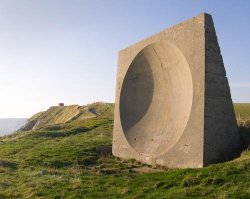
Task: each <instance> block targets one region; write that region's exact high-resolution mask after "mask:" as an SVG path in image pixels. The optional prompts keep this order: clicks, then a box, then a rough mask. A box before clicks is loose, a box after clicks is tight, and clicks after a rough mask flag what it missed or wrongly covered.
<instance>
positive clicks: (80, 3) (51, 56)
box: [0, 0, 250, 118]
mask: <svg viewBox="0 0 250 199" xmlns="http://www.w3.org/2000/svg"><path fill="white" fill-rule="evenodd" d="M202 12H206V13H209V14H211V15H212V16H213V19H214V23H215V28H216V31H217V36H218V40H219V44H220V47H221V51H222V55H223V59H224V64H225V67H226V71H227V76H228V79H229V83H230V86H231V93H232V98H233V101H234V102H250V63H249V60H248V58H249V56H250V47H249V46H250V37H249V36H250V23H249V20H250V1H247V0H235V1H230V0H227V1H218V0H203V1H202V0H200V1H198V0H162V1H160V0H124V1H122V0H0V118H6V117H8V118H10V117H30V116H32V115H33V114H34V113H36V112H39V111H42V110H46V109H47V108H48V107H50V106H52V105H57V103H58V102H64V103H65V104H67V105H69V104H80V105H83V104H86V103H92V102H95V101H104V102H114V96H115V81H116V79H115V78H116V67H117V53H118V51H119V50H120V49H122V48H125V47H127V46H129V45H131V44H133V43H134V42H137V41H139V40H142V39H144V38H146V37H148V36H150V35H152V34H154V33H157V32H159V31H161V30H164V29H166V28H168V27H170V26H172V25H175V24H176V23H179V22H182V21H184V20H186V19H189V18H191V17H193V16H196V15H198V14H200V13H202Z"/></svg>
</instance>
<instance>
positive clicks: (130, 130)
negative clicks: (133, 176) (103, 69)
mask: <svg viewBox="0 0 250 199" xmlns="http://www.w3.org/2000/svg"><path fill="white" fill-rule="evenodd" d="M225 75H226V74H225V69H224V65H223V61H222V57H221V54H220V50H219V45H218V43H217V39H216V34H215V30H214V27H213V22H212V18H211V16H210V15H208V14H201V15H199V16H197V17H194V18H192V19H189V20H187V21H185V22H183V23H180V24H178V25H176V26H173V27H171V28H169V29H167V30H164V31H162V32H160V33H158V34H155V35H153V36H151V37H149V38H147V39H144V40H142V41H140V42H138V43H136V44H134V45H132V46H130V47H128V48H126V49H124V50H121V51H120V52H119V63H118V71H117V88H116V104H115V121H114V132H113V148H112V151H113V154H114V155H115V156H118V157H121V158H124V159H130V158H134V159H136V160H138V161H142V162H145V163H148V164H159V165H164V166H168V167H180V168H184V167H193V168H197V167H203V166H206V165H208V164H211V163H214V162H218V161H224V160H227V159H230V158H232V157H233V155H234V154H233V152H237V151H238V149H239V147H240V139H239V135H238V131H237V126H236V120H235V116H234V111H233V106H232V100H231V95H230V89H229V85H228V82H227V78H226V76H225ZM231 147H232V148H231Z"/></svg>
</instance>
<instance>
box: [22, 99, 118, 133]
mask: <svg viewBox="0 0 250 199" xmlns="http://www.w3.org/2000/svg"><path fill="white" fill-rule="evenodd" d="M113 109H114V104H111V103H101V102H97V103H93V104H89V105H86V106H79V105H70V106H52V107H50V108H49V109H48V110H47V111H44V112H40V113H37V114H35V115H34V116H32V117H31V118H30V119H29V120H28V122H27V123H26V124H25V125H24V126H23V127H22V128H20V131H29V130H38V129H41V128H46V127H50V126H53V125H58V126H59V125H61V124H65V123H67V124H70V123H75V122H79V121H82V120H85V119H90V118H94V117H97V116H101V117H106V118H110V119H111V118H113Z"/></svg>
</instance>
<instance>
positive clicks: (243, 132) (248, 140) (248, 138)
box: [239, 124, 250, 150]
mask: <svg viewBox="0 0 250 199" xmlns="http://www.w3.org/2000/svg"><path fill="white" fill-rule="evenodd" d="M239 132H240V137H241V141H242V145H243V150H246V149H248V150H249V149H250V124H249V125H239Z"/></svg>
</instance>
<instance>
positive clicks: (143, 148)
mask: <svg viewBox="0 0 250 199" xmlns="http://www.w3.org/2000/svg"><path fill="white" fill-rule="evenodd" d="M192 99H193V84H192V76H191V72H190V68H189V65H188V62H187V60H186V58H185V57H184V55H183V54H182V52H181V51H180V50H179V49H178V48H177V47H175V46H173V45H172V44H170V43H168V42H166V41H159V42H157V43H153V44H150V45H148V46H146V47H145V48H143V49H142V50H141V51H140V52H139V53H138V54H137V55H136V57H135V58H134V60H133V61H132V63H131V64H130V66H129V68H128V71H127V73H126V75H125V78H124V81H123V84H122V88H121V94H120V104H119V108H120V118H121V125H122V128H123V132H124V135H125V137H126V139H127V141H128V143H129V144H130V146H131V147H132V148H133V149H134V150H136V151H137V152H139V153H141V154H144V155H151V156H157V155H160V154H162V153H166V152H167V151H168V150H170V149H171V148H172V147H173V146H174V145H175V144H176V143H177V141H178V140H179V138H180V137H181V135H182V134H183V132H184V130H185V127H186V125H187V122H188V119H189V116H190V112H191V107H192Z"/></svg>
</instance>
